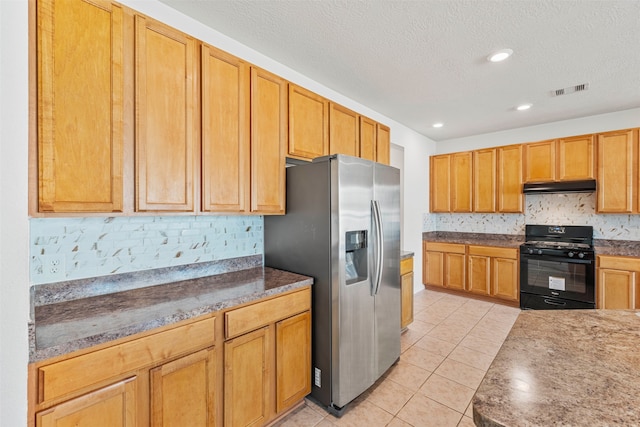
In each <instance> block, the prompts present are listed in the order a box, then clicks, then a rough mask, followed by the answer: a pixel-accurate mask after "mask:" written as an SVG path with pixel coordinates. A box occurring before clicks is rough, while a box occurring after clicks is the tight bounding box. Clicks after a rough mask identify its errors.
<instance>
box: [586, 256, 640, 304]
mask: <svg viewBox="0 0 640 427" xmlns="http://www.w3.org/2000/svg"><path fill="white" fill-rule="evenodd" d="M638 274H640V258H633V257H615V256H601V255H598V256H597V282H596V288H597V292H596V295H597V297H596V307H597V308H607V309H631V310H634V309H637V308H640V292H638V289H637V287H638Z"/></svg>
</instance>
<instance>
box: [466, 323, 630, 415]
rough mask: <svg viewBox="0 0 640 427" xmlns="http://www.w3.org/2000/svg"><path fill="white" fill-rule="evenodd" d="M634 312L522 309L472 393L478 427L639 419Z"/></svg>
mask: <svg viewBox="0 0 640 427" xmlns="http://www.w3.org/2000/svg"><path fill="white" fill-rule="evenodd" d="M638 348H640V312H634V311H629V310H538V311H533V310H532V311H523V312H522V313H521V314H520V315H519V317H518V319H517V320H516V322H515V324H514V326H513V328H512V329H511V332H510V333H509V336H508V337H507V339H506V340H505V342H504V344H503V345H502V347H501V349H500V351H499V352H498V354H497V355H496V358H495V359H494V361H493V363H492V365H491V366H490V368H489V370H488V372H487V374H486V375H485V377H484V379H483V381H482V383H481V384H480V387H479V388H478V390H477V392H476V394H475V396H474V398H473V419H474V422H475V424H476V425H477V426H480V427H489V426H491V427H493V426H548V425H563V426H564V425H566V426H596V425H598V426H606V425H640V411H638V408H640V352H638Z"/></svg>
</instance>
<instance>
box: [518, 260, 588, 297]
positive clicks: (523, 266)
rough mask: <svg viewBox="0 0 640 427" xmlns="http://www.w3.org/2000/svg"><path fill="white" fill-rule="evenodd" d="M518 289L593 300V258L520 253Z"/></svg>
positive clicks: (551, 295) (548, 295)
mask: <svg viewBox="0 0 640 427" xmlns="http://www.w3.org/2000/svg"><path fill="white" fill-rule="evenodd" d="M520 292H526V293H528V294H535V295H540V296H544V297H550V298H560V299H568V300H573V301H582V302H587V303H595V301H596V299H595V265H594V261H593V260H584V259H573V258H565V257H554V256H549V255H531V254H520ZM521 297H522V296H521Z"/></svg>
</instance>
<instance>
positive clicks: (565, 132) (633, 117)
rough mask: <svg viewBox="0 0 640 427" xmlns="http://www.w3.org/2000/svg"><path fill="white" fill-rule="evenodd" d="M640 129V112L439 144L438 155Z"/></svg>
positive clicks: (638, 110)
mask: <svg viewBox="0 0 640 427" xmlns="http://www.w3.org/2000/svg"><path fill="white" fill-rule="evenodd" d="M639 126H640V108H632V109H630V110H624V111H617V112H615V113H608V114H599V115H596V116H590V117H582V118H579V119H572V120H563V121H558V122H552V123H545V124H542V125H537V126H529V127H523V128H518V129H510V130H505V131H502V132H494V133H486V134H482V135H474V136H468V137H465V138H456V139H449V140H446V141H440V142H438V147H437V154H445V153H454V152H457V151H467V150H476V149H479V148H488V147H498V146H501V145H509V144H522V143H525V142H536V141H544V140H546V139H555V138H560V137H564V136H575V135H584V134H588V133H596V132H606V131H609V130H618V129H627V128H633V127H639Z"/></svg>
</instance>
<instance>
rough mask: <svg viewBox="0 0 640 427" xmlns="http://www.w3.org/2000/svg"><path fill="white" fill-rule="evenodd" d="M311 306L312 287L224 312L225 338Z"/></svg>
mask: <svg viewBox="0 0 640 427" xmlns="http://www.w3.org/2000/svg"><path fill="white" fill-rule="evenodd" d="M310 308H311V289H309V288H306V289H303V290H301V291H298V292H294V293H291V294H287V295H283V296H281V297H276V298H273V299H270V300H267V301H262V302H258V303H255V304H252V305H249V306H246V307H242V308H238V309H236V310H231V311H228V312H226V313H225V314H224V320H225V322H224V327H225V338H226V339H230V338H233V337H235V336H238V335H242V334H244V333H247V332H250V331H253V330H254V329H258V328H260V327H262V326H265V325H268V324H270V323H274V322H277V321H278V320H281V319H285V318H287V317H290V316H293V315H295V314H298V313H302V312H303V311H306V310H309V309H310Z"/></svg>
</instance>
